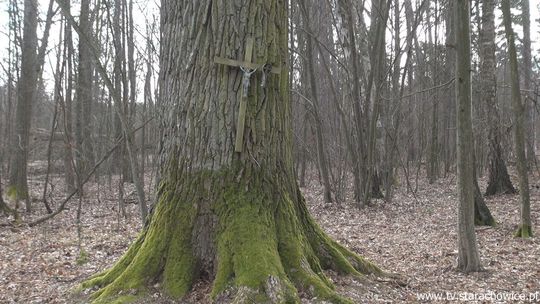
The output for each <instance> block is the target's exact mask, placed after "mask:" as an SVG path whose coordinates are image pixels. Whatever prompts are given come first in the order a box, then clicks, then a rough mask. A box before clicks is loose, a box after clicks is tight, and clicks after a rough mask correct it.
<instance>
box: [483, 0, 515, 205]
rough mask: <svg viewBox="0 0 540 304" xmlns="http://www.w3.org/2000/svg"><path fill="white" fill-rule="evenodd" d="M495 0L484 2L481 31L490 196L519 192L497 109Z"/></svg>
mask: <svg viewBox="0 0 540 304" xmlns="http://www.w3.org/2000/svg"><path fill="white" fill-rule="evenodd" d="M494 10H495V0H484V2H483V4H482V29H481V31H480V43H479V44H480V46H479V48H480V77H479V78H480V90H481V92H482V93H481V94H480V98H481V99H482V102H484V103H485V105H486V109H487V118H488V142H489V181H488V186H487V189H486V195H494V194H497V193H507V194H512V193H516V190H515V189H514V186H513V185H512V182H511V181H510V176H509V175H508V170H507V169H506V164H505V162H504V156H503V151H502V147H501V130H500V127H499V123H500V116H499V110H498V109H497V73H496V60H495V48H496V46H495V14H494Z"/></svg>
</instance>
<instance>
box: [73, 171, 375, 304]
mask: <svg viewBox="0 0 540 304" xmlns="http://www.w3.org/2000/svg"><path fill="white" fill-rule="evenodd" d="M244 173H245V174H246V176H249V182H248V181H243V182H238V181H237V180H234V179H233V178H232V177H231V175H229V174H226V173H223V172H221V173H214V174H212V173H209V172H205V173H198V174H196V175H191V176H190V178H189V179H183V180H182V181H181V182H182V183H184V182H186V180H189V187H188V186H186V187H185V188H178V185H180V184H182V183H180V182H179V181H178V180H177V182H163V183H162V185H161V187H160V191H159V194H158V197H159V199H158V202H157V205H156V206H155V210H154V212H153V213H152V217H151V220H150V222H149V223H148V224H147V225H146V226H145V228H144V229H143V231H142V233H141V235H140V236H139V237H138V238H137V240H136V241H135V242H134V243H133V244H132V245H131V247H130V248H129V250H128V251H127V253H126V254H125V255H124V256H123V257H122V258H121V259H120V260H119V261H118V262H117V263H116V264H115V265H114V266H113V267H112V268H111V269H109V270H107V271H105V272H103V273H100V274H98V275H96V276H94V277H92V278H90V279H89V280H88V281H86V282H84V283H83V284H82V286H81V288H90V287H94V286H97V287H99V289H98V291H97V292H95V293H94V294H93V295H92V299H93V301H94V302H95V303H108V302H111V301H123V302H128V300H129V301H131V300H135V299H137V298H139V297H144V296H145V294H147V292H148V288H149V287H150V286H160V288H161V289H162V290H163V292H164V293H165V294H167V295H168V296H171V297H173V298H181V297H183V296H184V295H186V294H187V293H188V291H189V290H190V288H191V286H192V284H193V282H194V281H195V280H197V279H199V277H200V275H201V273H210V276H211V278H213V287H212V293H211V296H212V298H213V299H215V300H216V301H220V302H222V301H223V302H231V303H299V301H300V300H299V298H298V292H299V291H302V293H304V294H308V295H310V296H312V297H317V298H318V299H321V300H326V301H329V302H332V303H350V301H348V300H347V299H345V298H343V297H341V296H339V295H338V294H336V292H335V291H334V287H333V285H332V283H331V282H330V280H328V278H327V277H326V276H325V274H324V270H325V269H332V270H335V271H337V272H339V273H341V274H344V275H354V276H361V275H362V274H364V273H377V274H382V271H381V270H380V269H379V268H378V267H376V266H374V265H373V264H371V263H369V262H367V261H365V260H364V259H362V258H361V257H359V256H357V255H356V254H354V253H352V252H350V251H349V250H347V249H346V248H344V247H343V246H341V245H339V244H338V243H336V242H335V241H333V240H332V239H330V238H329V237H328V236H327V235H326V234H325V233H324V232H323V231H322V229H321V228H320V227H318V225H317V224H316V223H315V222H314V220H313V219H312V218H311V217H310V216H309V214H308V211H307V208H306V206H305V203H304V201H303V198H302V196H301V195H300V194H295V195H290V192H291V191H290V190H287V187H283V189H279V187H268V186H265V184H267V183H268V180H270V179H269V178H259V177H255V176H258V175H257V174H253V175H252V174H250V173H249V172H244ZM168 178H169V180H170V179H173V180H174V179H176V178H178V176H169V177H168ZM292 198H294V199H292ZM208 202H210V203H208ZM205 204H208V206H211V207H210V208H209V209H208V208H205V207H204V206H205ZM208 212H210V213H212V214H213V216H215V217H216V218H217V225H216V227H215V231H214V233H213V234H212V235H215V238H214V239H213V240H210V239H209V240H207V241H210V242H213V244H214V245H215V248H216V250H215V257H213V259H211V260H213V261H214V263H210V264H211V265H204V261H202V257H198V256H197V254H196V252H197V250H196V249H197V248H198V247H199V246H201V245H204V244H200V243H198V242H199V240H198V238H197V236H196V235H195V233H194V232H196V231H200V230H198V227H197V225H198V224H197V218H198V217H201V216H205V215H206V213H208ZM199 228H200V227H199ZM203 270H205V271H206V272H205V271H203ZM156 284H159V285H156ZM126 294H128V295H130V296H129V297H125V295H126Z"/></svg>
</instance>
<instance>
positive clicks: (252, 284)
mask: <svg viewBox="0 0 540 304" xmlns="http://www.w3.org/2000/svg"><path fill="white" fill-rule="evenodd" d="M287 7H288V4H287V3H286V1H279V0H272V1H252V0H250V1H247V0H234V1H210V0H202V1H195V2H194V1H188V0H163V1H162V4H161V14H162V17H161V18H162V19H161V20H162V35H161V37H162V40H161V60H160V64H161V73H160V81H159V83H160V92H161V94H160V98H161V100H160V105H161V106H162V110H163V115H162V116H161V117H162V118H163V119H162V121H161V126H162V128H163V137H162V140H161V149H160V151H161V152H160V163H161V174H160V175H161V182H160V186H159V190H158V193H157V202H156V204H155V207H154V209H153V211H152V213H151V217H150V218H149V220H148V221H147V223H146V225H145V227H144V229H143V231H142V233H141V235H140V236H139V238H138V239H137V240H136V241H135V242H134V243H133V244H132V246H131V247H130V248H129V250H128V252H127V253H126V254H125V255H124V256H123V257H122V258H121V259H120V260H119V261H118V262H117V264H116V265H114V266H113V267H112V268H111V269H109V270H108V271H105V272H103V273H101V274H98V275H97V276H95V277H94V278H92V279H91V280H89V281H87V282H86V283H84V284H83V286H84V287H91V286H96V285H97V286H99V287H101V288H100V289H99V291H97V292H96V293H95V295H94V297H96V298H97V301H104V302H106V301H109V300H110V299H111V298H118V297H120V295H119V292H121V291H133V290H136V291H138V292H137V293H136V294H135V295H133V292H130V295H129V296H128V297H131V298H133V297H137V296H140V295H141V294H142V291H143V290H144V289H145V287H147V285H151V286H154V285H155V284H156V282H159V286H160V288H162V289H163V290H164V292H165V293H166V294H168V295H170V296H172V297H182V296H183V295H185V294H186V293H187V292H188V291H189V290H190V288H191V286H192V285H193V283H194V282H195V281H196V280H198V279H199V278H201V277H204V278H206V279H210V280H213V287H212V296H213V298H214V299H215V300H216V301H218V302H229V301H234V303H254V302H256V303H265V302H271V303H285V302H287V303H289V302H292V303H297V302H299V298H298V292H299V291H302V292H305V293H307V294H311V295H313V296H317V297H318V298H319V299H321V300H322V299H326V300H329V301H332V302H344V301H345V300H344V299H343V298H341V297H340V296H338V295H336V294H335V292H334V291H333V290H332V284H331V283H330V282H329V280H328V279H327V278H326V276H325V275H324V273H323V270H324V269H333V270H335V271H338V272H339V273H351V274H355V275H360V273H374V272H375V273H379V272H380V270H379V269H378V268H377V267H375V266H373V265H372V264H370V263H369V262H366V261H365V260H363V259H362V258H361V257H359V256H357V255H355V254H353V253H351V252H350V251H348V250H347V249H345V248H344V247H342V246H340V245H339V244H337V243H336V242H335V241H333V240H331V239H330V238H329V237H328V236H327V235H326V234H325V233H324V232H323V231H322V230H321V229H320V228H319V227H318V226H317V224H316V223H315V222H314V221H313V219H312V218H311V217H310V216H309V214H308V211H307V208H306V205H305V202H304V199H303V197H302V195H301V194H300V192H299V189H298V186H297V184H296V181H295V179H294V173H293V159H292V128H291V127H292V121H291V104H290V101H289V80H288V69H287V68H286V66H287V64H288V63H287V60H288V54H287V30H288V28H287ZM250 37H253V38H254V41H255V43H254V46H253V54H254V56H253V61H254V62H256V63H257V64H261V65H262V64H265V63H269V64H272V66H274V67H281V72H280V74H269V75H267V79H266V87H262V86H261V82H262V77H263V73H262V72H261V71H257V72H255V73H254V74H253V75H252V76H251V79H250V84H251V85H250V86H249V93H248V97H247V99H248V107H247V112H246V121H245V133H244V134H245V135H244V137H243V141H242V148H243V149H242V152H239V153H238V152H235V140H236V138H235V133H236V132H235V131H236V122H237V115H238V108H239V105H240V100H241V98H242V95H243V92H242V91H243V88H242V78H243V72H242V71H241V70H240V69H238V68H237V67H229V66H226V65H221V64H217V63H214V61H213V59H214V57H215V56H219V57H225V58H233V59H237V58H243V56H244V53H245V51H246V47H245V46H244V45H245V44H246V41H247V40H248V38H250ZM124 297H125V296H124Z"/></svg>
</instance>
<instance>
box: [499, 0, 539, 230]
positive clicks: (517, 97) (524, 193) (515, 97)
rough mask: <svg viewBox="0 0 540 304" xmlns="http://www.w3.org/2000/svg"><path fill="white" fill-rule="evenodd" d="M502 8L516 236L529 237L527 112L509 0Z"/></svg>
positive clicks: (505, 0)
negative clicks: (515, 172)
mask: <svg viewBox="0 0 540 304" xmlns="http://www.w3.org/2000/svg"><path fill="white" fill-rule="evenodd" d="M501 9H502V13H503V21H504V28H505V33H506V40H507V42H508V57H509V59H510V75H511V76H510V77H511V81H512V85H511V87H512V109H513V112H514V137H515V138H514V141H515V142H514V144H515V153H516V156H517V170H518V176H519V183H518V185H519V197H520V201H521V203H520V205H521V225H520V226H519V228H518V231H517V232H516V236H518V237H523V238H528V237H531V236H532V226H531V203H530V197H529V177H528V172H527V171H528V170H527V159H526V156H525V119H526V114H525V106H524V105H523V103H522V102H521V92H520V85H519V72H518V62H517V54H516V44H515V33H514V30H513V28H512V15H511V11H510V2H509V0H502V2H501Z"/></svg>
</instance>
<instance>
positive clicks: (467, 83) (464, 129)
mask: <svg viewBox="0 0 540 304" xmlns="http://www.w3.org/2000/svg"><path fill="white" fill-rule="evenodd" d="M455 14H456V23H455V26H456V30H455V33H456V55H457V56H456V58H457V62H456V110H457V144H458V146H457V156H458V157H457V159H458V161H457V168H458V192H459V210H458V269H459V270H461V271H463V272H473V271H479V270H481V269H482V266H481V263H480V257H479V255H478V248H477V244H476V234H475V231H474V192H475V191H474V190H475V189H474V187H473V185H474V171H473V170H474V158H473V155H474V151H473V143H474V140H473V131H472V111H471V108H472V106H471V99H472V96H471V43H470V41H471V37H470V21H469V20H470V18H469V16H470V2H469V0H457V2H456V3H455Z"/></svg>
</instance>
